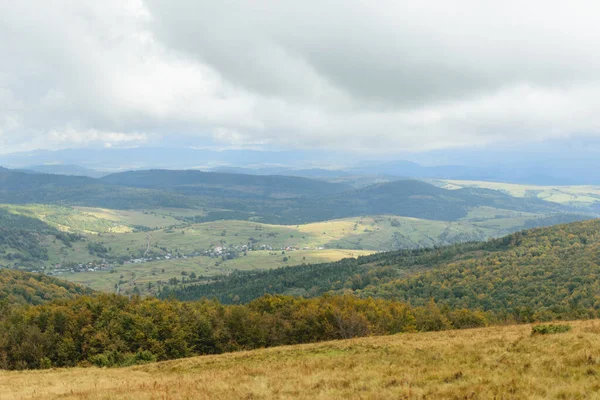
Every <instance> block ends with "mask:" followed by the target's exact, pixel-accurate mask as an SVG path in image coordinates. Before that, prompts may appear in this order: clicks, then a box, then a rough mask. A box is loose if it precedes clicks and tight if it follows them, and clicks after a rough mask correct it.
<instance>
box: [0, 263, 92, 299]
mask: <svg viewBox="0 0 600 400" xmlns="http://www.w3.org/2000/svg"><path fill="white" fill-rule="evenodd" d="M92 293H93V292H92V291H91V290H90V289H87V288H84V287H83V286H80V285H77V284H74V283H69V282H66V281H63V280H60V279H56V278H52V277H49V276H46V275H41V274H31V273H28V272H22V271H16V270H10V269H2V268H0V305H1V303H2V301H6V302H7V303H8V304H11V305H15V304H34V305H35V304H43V303H46V302H49V301H53V300H58V299H71V298H74V297H75V296H79V295H90V294H92Z"/></svg>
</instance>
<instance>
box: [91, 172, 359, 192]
mask: <svg viewBox="0 0 600 400" xmlns="http://www.w3.org/2000/svg"><path fill="white" fill-rule="evenodd" d="M102 181H103V182H106V183H110V184H115V185H121V186H129V187H142V188H154V189H162V190H173V191H177V192H178V193H182V194H186V195H213V196H215V195H216V196H236V197H253V198H261V197H263V198H275V199H287V198H295V197H306V196H318V197H322V196H328V195H332V194H336V193H342V192H345V191H347V190H349V189H351V187H350V186H348V185H344V184H339V183H329V182H323V181H319V180H314V179H307V178H300V177H293V176H280V175H242V174H227V173H218V172H202V171H194V170H185V171H171V170H147V171H130V172H121V173H117V174H112V175H108V176H106V177H104V178H102Z"/></svg>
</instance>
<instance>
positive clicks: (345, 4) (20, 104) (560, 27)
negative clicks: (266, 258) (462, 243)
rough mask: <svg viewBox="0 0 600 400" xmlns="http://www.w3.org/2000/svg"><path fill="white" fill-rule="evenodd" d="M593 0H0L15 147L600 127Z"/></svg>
mask: <svg viewBox="0 0 600 400" xmlns="http://www.w3.org/2000/svg"><path fill="white" fill-rule="evenodd" d="M524 3H525V4H524ZM591 4H592V3H589V2H571V3H569V4H566V3H559V2H548V1H545V2H542V1H531V2H517V1H505V2H481V1H474V0H472V1H467V0H464V1H455V2H439V1H433V0H425V1H421V2H404V1H391V0H390V1H380V2H365V1H359V0H346V1H341V0H320V1H318V2H316V1H304V2H298V1H289V0H279V1H266V0H259V1H251V2H250V1H248V2H238V1H233V0H219V1H216V0H215V1H213V0H207V1H202V2H198V1H192V0H106V1H103V2H95V1H91V0H81V1H77V2H75V1H71V0H52V1H48V2H43V3H40V2H37V1H34V0H22V1H19V2H8V1H7V2H0V56H1V57H2V60H3V61H2V63H0V147H2V148H1V149H0V152H8V151H16V150H27V149H31V148H35V147H42V148H62V147H75V146H81V147H86V146H131V145H146V144H152V145H160V144H161V143H173V142H177V143H186V144H189V145H194V144H196V143H206V142H207V141H208V142H213V144H216V145H221V146H223V147H227V146H234V147H240V146H241V147H243V146H251V147H261V146H269V147H278V148H286V147H296V148H309V147H323V148H335V149H346V150H356V151H374V152H400V151H421V150H427V149H441V148H448V147H465V146H474V145H476V146H484V145H487V144H490V143H498V142H503V141H505V142H506V141H508V142H514V141H525V140H545V139H549V138H556V137H569V136H577V137H578V136H598V134H599V132H600V116H599V115H598V113H597V110H598V109H599V108H600V96H599V95H598V93H600V72H598V71H600V56H598V55H597V54H596V53H597V52H596V51H595V48H596V46H597V45H596V40H597V37H600V26H599V25H598V24H597V22H596V18H595V16H596V15H597V11H598V7H597V6H591Z"/></svg>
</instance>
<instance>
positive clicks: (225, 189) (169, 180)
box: [0, 170, 574, 225]
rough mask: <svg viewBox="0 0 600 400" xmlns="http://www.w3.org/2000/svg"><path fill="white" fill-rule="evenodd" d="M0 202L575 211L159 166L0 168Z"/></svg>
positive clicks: (391, 187)
mask: <svg viewBox="0 0 600 400" xmlns="http://www.w3.org/2000/svg"><path fill="white" fill-rule="evenodd" d="M0 203H10V204H15V203H17V204H23V203H42V204H62V205H76V206H92V207H105V208H114V209H141V208H159V207H169V208H190V209H198V208H204V209H208V210H218V211H214V212H213V213H210V212H209V214H208V215H207V216H206V218H207V220H215V219H242V220H249V219H252V220H256V221H259V222H265V223H274V224H287V225H293V224H301V223H308V222H316V221H325V220H330V219H335V218H346V217H355V216H361V215H383V214H391V215H398V216H405V217H414V218H424V219H432V220H441V221H456V220H458V219H460V218H463V217H465V216H467V214H468V213H469V210H471V209H473V208H476V207H483V206H485V207H492V208H497V209H504V210H512V211H518V212H531V213H536V214H555V213H565V212H572V211H574V210H571V209H568V208H566V207H564V206H561V205H558V204H553V203H549V202H545V201H542V200H539V199H529V198H517V197H511V196H509V195H507V194H504V193H502V192H500V191H497V190H489V189H477V188H465V189H460V190H446V189H442V188H439V187H435V186H433V185H430V184H428V183H425V182H421V181H416V180H401V181H394V182H388V183H382V184H376V185H372V186H368V187H365V188H361V189H352V188H350V187H348V186H346V185H343V184H333V183H328V182H324V181H318V180H311V179H307V178H298V177H286V176H256V175H241V174H225V173H205V172H200V171H165V170H151V171H135V172H126V173H121V174H113V175H109V176H107V177H104V178H102V179H94V178H89V177H82V176H64V175H51V174H35V173H25V172H18V171H12V170H0ZM538 216H539V215H538Z"/></svg>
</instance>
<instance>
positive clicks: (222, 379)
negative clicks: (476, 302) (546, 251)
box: [0, 321, 600, 400]
mask: <svg viewBox="0 0 600 400" xmlns="http://www.w3.org/2000/svg"><path fill="white" fill-rule="evenodd" d="M570 324H571V325H572V326H573V329H572V331H571V332H567V333H561V334H556V335H539V336H531V335H530V332H531V326H529V325H520V326H502V327H492V328H483V329H469V330H462V331H445V332H431V333H410V334H401V335H396V336H388V337H370V338H362V339H352V340H343V341H334V342H326V343H318V344H309V345H296V346H287V347H279V348H273V349H264V350H255V351H250V352H241V353H233V354H223V355H216V356H203V357H196V358H188V359H184V360H176V361H167V362H162V363H157V364H149V365H142V366H135V367H129V368H123V369H121V368H119V369H101V370H100V369H97V368H72V369H57V370H47V371H22V372H0V393H2V399H3V400H12V399H23V398H28V399H55V398H61V399H63V398H68V399H74V400H75V399H87V400H95V399H98V400H100V399H107V398H111V399H112V398H120V399H121V398H122V399H134V398H135V399H148V400H149V399H156V398H176V399H188V398H206V399H215V400H219V399H223V400H225V399H233V398H236V399H239V398H248V399H250V398H252V399H263V398H265V399H266V398H296V399H324V398H345V399H365V398H367V399H369V398H377V399H398V398H427V399H464V398H473V399H477V398H481V399H484V398H534V399H576V398H594V397H593V394H592V393H591V392H590V390H591V389H590V388H596V387H598V386H599V385H600V374H599V372H600V371H599V367H598V365H599V362H600V350H598V349H600V334H599V333H600V324H599V323H598V321H581V322H572V323H570ZM57 382H58V383H57Z"/></svg>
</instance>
